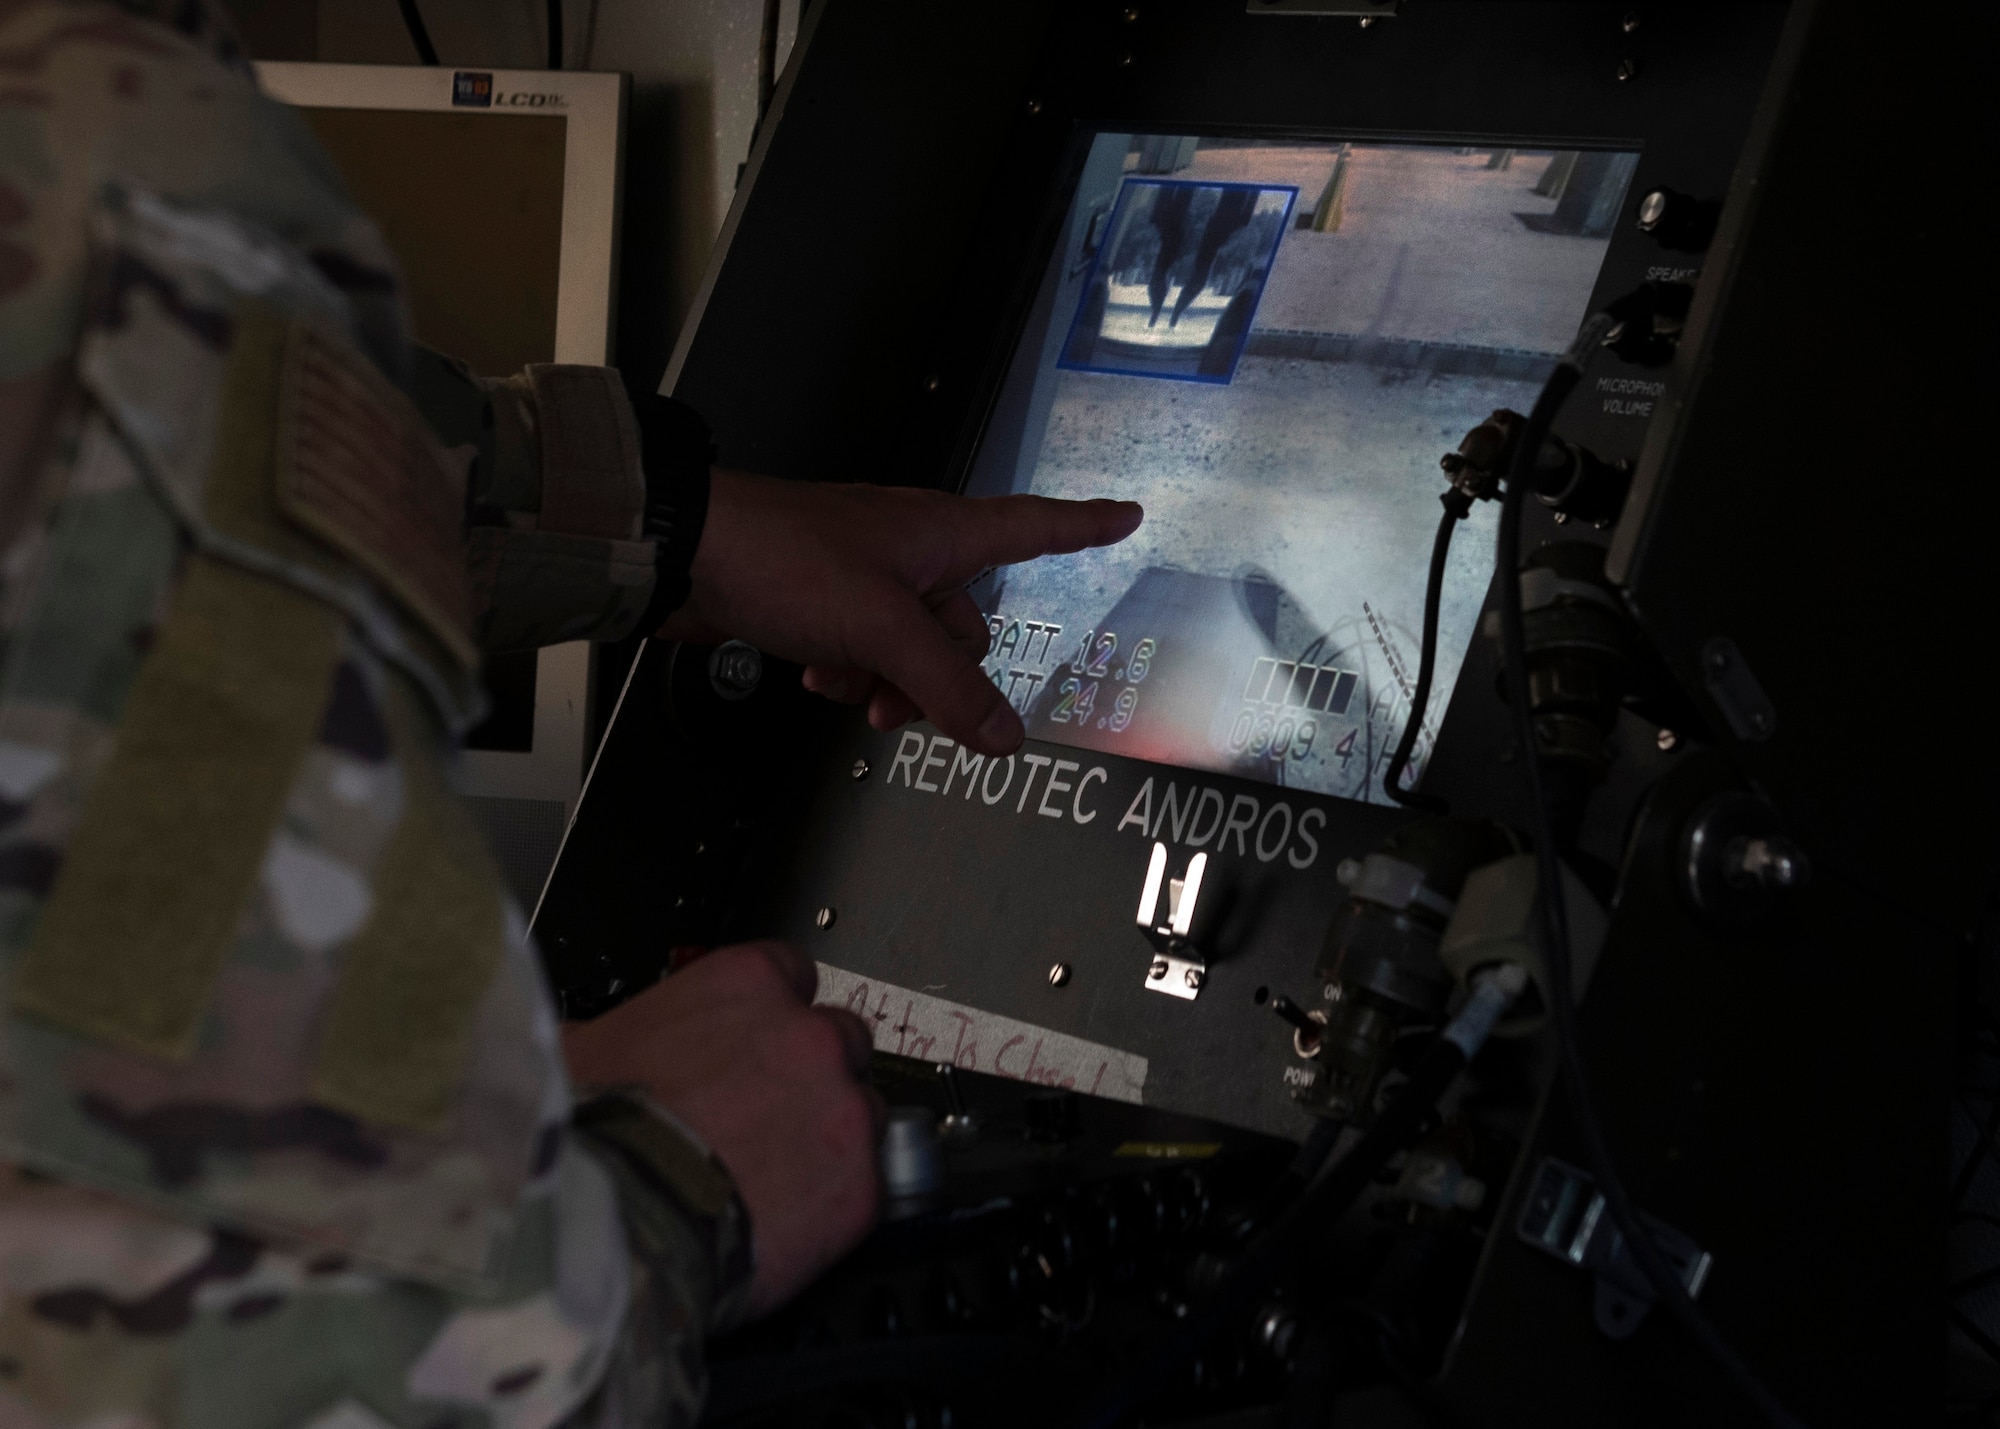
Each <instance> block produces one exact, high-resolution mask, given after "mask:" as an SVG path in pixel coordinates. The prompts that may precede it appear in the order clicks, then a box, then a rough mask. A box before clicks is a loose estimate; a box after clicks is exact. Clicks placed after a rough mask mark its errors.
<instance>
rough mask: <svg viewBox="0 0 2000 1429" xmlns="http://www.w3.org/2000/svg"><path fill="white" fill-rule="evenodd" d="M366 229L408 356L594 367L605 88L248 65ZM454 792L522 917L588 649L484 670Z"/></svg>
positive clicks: (581, 645)
mask: <svg viewBox="0 0 2000 1429" xmlns="http://www.w3.org/2000/svg"><path fill="white" fill-rule="evenodd" d="M257 77H258V81H259V83H260V84H261V85H262V86H263V88H264V90H265V92H266V93H268V94H270V95H272V96H273V97H274V98H277V99H280V100H283V101H285V102H286V103H288V104H291V105H294V106H296V107H297V108H298V109H299V110H300V111H301V113H302V115H303V117H304V118H305V121H306V123H307V124H309V125H310V126H311V127H312V129H313V131H314V132H315V134H317V136H318V138H319V140H320V142H321V144H323V145H324V146H325V148H326V150H327V152H328V154H329V155H331V157H332V158H333V161H334V163H335V165H336V166H338V168H339V169H340V172H341V177H342V178H343V179H345V180H346V182H347V186H348V189H349V192H350V193H352V195H353V196H354V199H355V202H356V203H357V204H358V205H359V206H360V207H361V209H362V211H363V212H365V213H366V214H368V216H369V217H370V218H371V219H373V220H374V222H375V223H376V225H377V226H378V227H379V228H380V229H381V230H382V234H383V237H384V238H385V239H386V240H387V241H388V244H389V247H390V249H391V250H392V251H393V252H394V253H395V254H396V257H397V260H398V262H399V263H400V265H401V267H402V270H403V280H404V288H405V293H406V296H407V299H408V303H409V308H410V318H411V322H412V325H413V327H414V328H415V333H416V337H417V339H418V340H419V341H420V342H423V343H425V344H426V345H428V346H430V347H433V348H436V349H437V350H438V351H440V352H445V353H449V354H450V355H452V356H454V357H457V358H459V359H461V360H462V361H464V362H466V363H467V364H469V365H470V366H471V367H472V368H473V370H474V371H476V372H478V373H480V374H481V375H483V376H490V377H505V376H511V375H512V374H513V373H515V372H517V371H519V370H520V369H521V368H522V367H523V366H525V365H526V364H528V363H531V362H580V363H603V362H606V361H609V360H610V350H611V342H610V338H611V311H612V307H611V305H612V300H613V297H614V293H613V281H614V271H613V259H614V256H615V253H616V236H617V225H618V173H619V151H620V147H621V143H622V136H623V132H624V112H625V84H624V80H623V77H622V76H619V75H613V74H581V73H576V72H571V71H562V72H542V71H508V70H494V71H487V70H449V69H441V68H419V67H400V66H385V65H331V64H269V63H267V64H259V65H258V66H257ZM485 676H486V682H487V692H488V695H489V697H490V699H491V702H492V706H493V712H492V714H491V716H490V717H489V718H488V719H487V720H486V722H485V723H484V724H482V725H481V726H479V727H478V728H477V729H475V730H473V731H472V732H471V734H470V735H469V736H468V738H467V741H466V743H467V749H466V752H465V754H464V756H463V758H462V760H461V762H460V766H459V772H458V778H457V782H458V785H459V788H460V790H461V792H462V793H464V794H465V795H466V797H467V800H468V802H469V804H470V805H471V807H472V809H473V812H474V813H475V815H476V816H477V817H478V818H479V820H480V822H481V824H482V826H483V827H484V828H485V830H486V833H487V836H488V839H489V841H490V842H491V843H492V845H493V849H494V853H495V855H496V857H497V858H498V860H499V863H500V865H501V869H502V871H503V872H504V874H505V875H506V878H507V881H508V884H509V886H510V887H511V888H512V890H513V892H514V894H515V896H516V897H517V898H519V899H520V900H521V903H522V905H523V907H524V908H526V909H533V907H534V906H535V901H536V899H537V898H538V897H539V895H540V892H541V888H542V884H543V882H544V880H545V879H546V878H547V875H548V871H549V869H550V867H551V866H552V865H553V864H554V862H555V857H556V852H557V850H558V849H559V848H560V847H561V844H562V838H563V831H564V830H565V829H566V828H567V827H568V823H569V818H570V816H571V815H572V814H573V813H574V812H575V809H576V802H577V798H578V794H579V792H580V790H581V788H582V782H583V773H584V760H585V757H586V754H587V751H586V749H585V730H586V728H587V720H588V715H589V703H590V691H591V686H592V680H591V647H590V646H589V644H588V643H586V642H582V641H578V642H575V643H572V644H568V645H557V646H552V647H550V648H548V649H546V650H542V651H539V652H536V651H526V652H521V653H518V654H506V655H500V656H497V657H490V658H489V659H488V661H487V662H486V668H485Z"/></svg>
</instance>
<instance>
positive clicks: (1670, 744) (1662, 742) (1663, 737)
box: [1654, 729, 1681, 754]
mask: <svg viewBox="0 0 2000 1429" xmlns="http://www.w3.org/2000/svg"><path fill="white" fill-rule="evenodd" d="M1654 743H1656V744H1658V745H1659V746H1660V753H1662V754H1672V753H1673V752H1674V751H1675V750H1676V749H1679V748H1680V747H1681V737H1680V736H1679V735H1677V734H1675V733H1674V732H1673V731H1672V730H1670V729H1663V730H1661V731H1660V733H1659V737H1658V738H1657V739H1656V740H1655V741H1654Z"/></svg>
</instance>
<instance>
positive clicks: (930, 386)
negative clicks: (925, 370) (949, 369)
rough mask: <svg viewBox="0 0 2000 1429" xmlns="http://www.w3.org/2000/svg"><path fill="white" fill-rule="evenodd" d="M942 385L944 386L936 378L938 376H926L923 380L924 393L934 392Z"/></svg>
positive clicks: (934, 374) (933, 374)
mask: <svg viewBox="0 0 2000 1429" xmlns="http://www.w3.org/2000/svg"><path fill="white" fill-rule="evenodd" d="M943 385H944V384H943V382H942V380H941V379H940V378H939V377H938V375H937V374H936V373H935V372H933V373H930V374H928V375H927V376H926V377H925V378H924V391H926V392H935V391H937V390H938V388H939V387H941V386H943Z"/></svg>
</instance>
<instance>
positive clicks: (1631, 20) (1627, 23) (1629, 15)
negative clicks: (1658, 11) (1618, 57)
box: [1618, 10, 1639, 35]
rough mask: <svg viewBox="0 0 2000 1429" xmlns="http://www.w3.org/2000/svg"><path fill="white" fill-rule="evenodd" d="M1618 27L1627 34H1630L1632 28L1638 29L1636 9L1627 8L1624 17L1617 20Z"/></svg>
mask: <svg viewBox="0 0 2000 1429" xmlns="http://www.w3.org/2000/svg"><path fill="white" fill-rule="evenodd" d="M1618 28H1619V29H1621V30H1623V31H1624V32H1625V33H1626V34H1628V35H1629V34H1631V33H1632V32H1633V31H1634V30H1636V29H1638V28H1639V12H1638V11H1637V10H1627V11H1626V12H1625V18H1624V19H1623V20H1622V21H1620V22H1619V25H1618Z"/></svg>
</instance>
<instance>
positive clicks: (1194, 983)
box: [1181, 968, 1203, 988]
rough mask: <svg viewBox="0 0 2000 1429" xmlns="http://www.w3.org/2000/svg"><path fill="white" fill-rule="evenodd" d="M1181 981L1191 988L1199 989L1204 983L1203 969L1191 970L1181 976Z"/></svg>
mask: <svg viewBox="0 0 2000 1429" xmlns="http://www.w3.org/2000/svg"><path fill="white" fill-rule="evenodd" d="M1181 981H1182V982H1184V983H1186V984H1187V985H1188V986H1189V987H1192V988H1199V987H1200V986H1201V984H1202V981H1203V979H1202V976H1201V969H1200V968H1189V969H1188V970H1187V971H1186V972H1184V973H1182V974H1181Z"/></svg>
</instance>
